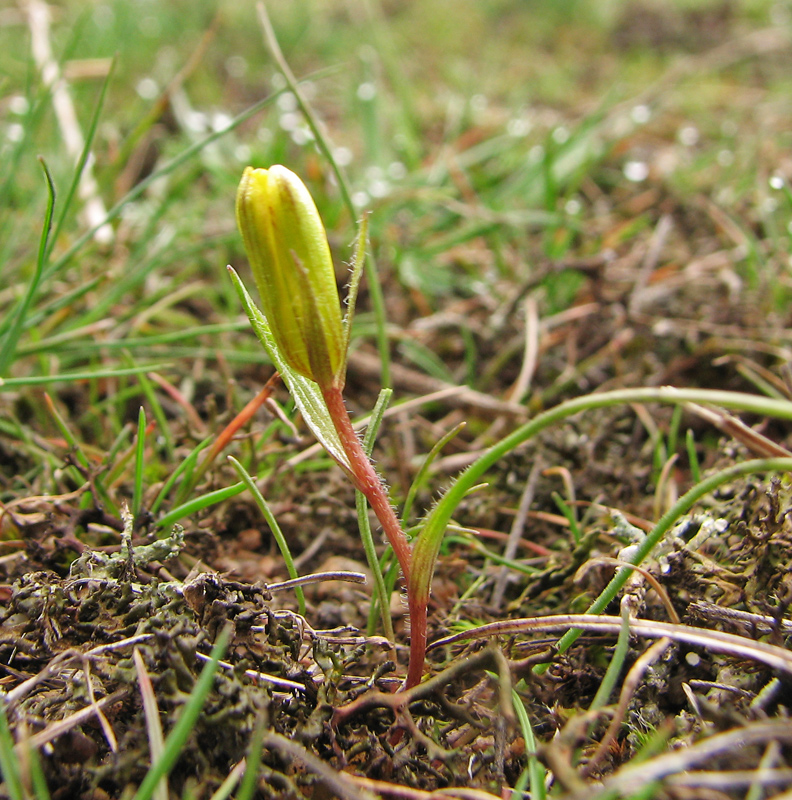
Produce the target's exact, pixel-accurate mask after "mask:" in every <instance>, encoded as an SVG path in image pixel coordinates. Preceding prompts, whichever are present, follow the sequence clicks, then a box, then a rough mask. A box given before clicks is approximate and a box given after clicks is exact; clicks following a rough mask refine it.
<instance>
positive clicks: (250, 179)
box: [236, 165, 345, 387]
mask: <svg viewBox="0 0 792 800" xmlns="http://www.w3.org/2000/svg"><path fill="white" fill-rule="evenodd" d="M236 214H237V223H238V225H239V230H240V232H241V233H242V239H243V240H244V243H245V250H246V251H247V254H248V258H249V259H250V266H251V269H252V271H253V278H254V279H255V281H256V286H257V287H258V290H259V294H260V295H261V301H262V305H263V309H262V310H263V312H264V316H265V317H266V318H267V323H268V325H269V327H270V329H271V332H272V335H273V337H274V339H275V342H276V344H277V346H278V349H279V350H280V352H281V355H282V357H283V360H284V361H285V362H286V364H288V365H289V367H291V368H292V369H293V370H295V371H296V372H298V373H300V374H301V375H303V376H305V377H306V378H309V379H311V380H313V381H316V383H318V384H319V385H320V386H322V387H327V386H330V385H331V384H333V383H335V382H337V381H339V380H341V381H343V376H342V375H340V374H339V373H340V372H341V371H343V369H344V364H345V354H344V352H343V349H344V341H345V338H344V334H343V326H342V322H341V305H340V302H339V298H338V287H337V286H336V279H335V271H334V269H333V262H332V259H331V257H330V247H329V246H328V244H327V234H326V232H325V229H324V225H323V224H322V220H321V218H320V217H319V212H318V211H317V210H316V205H315V204H314V201H313V198H312V197H311V195H310V193H309V191H308V189H307V188H306V186H305V184H304V183H303V182H302V181H301V180H300V179H299V178H298V177H297V176H296V175H295V174H294V173H293V172H291V171H290V170H288V169H286V168H285V167H281V166H277V165H276V166H273V167H270V168H269V169H253V168H252V167H247V169H245V172H244V174H243V175H242V181H241V182H240V184H239V189H238V191H237V198H236Z"/></svg>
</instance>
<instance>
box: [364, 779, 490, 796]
mask: <svg viewBox="0 0 792 800" xmlns="http://www.w3.org/2000/svg"><path fill="white" fill-rule="evenodd" d="M349 777H350V778H351V779H352V780H353V781H354V782H355V783H356V784H357V785H358V786H360V787H362V788H364V789H370V790H371V791H372V792H376V793H377V794H378V795H379V796H380V797H393V798H395V800H440V798H448V800H498V798H499V796H498V795H495V794H490V793H489V792H483V791H481V790H480V789H466V788H464V787H456V788H453V789H435V791H433V792H425V791H423V790H421V789H413V788H411V787H410V786H399V785H398V784H396V783H387V782H386V781H375V780H372V779H371V778H363V777H362V776H360V775H350V776H349Z"/></svg>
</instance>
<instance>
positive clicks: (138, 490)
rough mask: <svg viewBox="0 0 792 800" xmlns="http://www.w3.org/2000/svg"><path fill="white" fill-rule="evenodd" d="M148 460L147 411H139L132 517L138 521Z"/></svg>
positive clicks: (141, 407)
mask: <svg viewBox="0 0 792 800" xmlns="http://www.w3.org/2000/svg"><path fill="white" fill-rule="evenodd" d="M145 459H146V411H145V409H144V408H143V406H140V410H139V411H138V428H137V440H136V443H135V479H134V482H133V484H132V517H133V518H134V519H138V517H139V515H140V507H141V505H142V503H143V466H144V464H145Z"/></svg>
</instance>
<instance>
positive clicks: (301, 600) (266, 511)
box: [228, 456, 305, 617]
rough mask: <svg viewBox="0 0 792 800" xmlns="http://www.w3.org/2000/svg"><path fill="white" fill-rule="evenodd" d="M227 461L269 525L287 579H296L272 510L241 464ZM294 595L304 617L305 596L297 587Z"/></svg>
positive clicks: (286, 543) (293, 567)
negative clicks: (284, 565) (281, 558)
mask: <svg viewBox="0 0 792 800" xmlns="http://www.w3.org/2000/svg"><path fill="white" fill-rule="evenodd" d="M228 460H229V461H230V462H231V466H233V468H234V469H235V470H236V473H237V475H239V477H240V478H241V479H242V483H244V484H245V488H246V489H247V490H248V491H249V492H250V493H251V494H252V495H253V499H254V500H255V501H256V505H257V506H258V507H259V510H260V511H261V513H262V514H263V515H264V519H266V520H267V525H269V528H270V531H271V532H272V535H273V537H274V538H275V542H276V543H277V545H278V549H279V550H280V552H281V556H283V562H284V563H285V564H286V571H287V572H288V573H289V577H290V578H291V579H292V580H294V579H295V578H297V577H298V575H297V567H295V566H294V559H293V558H292V554H291V550H289V543H288V542H287V541H286V537H285V536H284V535H283V531H282V530H281V528H280V525H278V520H277V519H275V515H274V514H273V513H272V509H271V508H270V507H269V503H268V502H267V501H266V500H265V499H264V495H263V494H262V493H261V492H260V491H259V488H258V486H256V482H255V481H254V480H253V478H251V477H250V473H249V472H248V471H247V470H246V469H245V468H244V467H243V466H242V464H240V463H239V461H237V460H236V459H235V458H234V457H233V456H229V457H228ZM294 593H295V595H296V596H297V603H298V605H299V611H300V614H301V615H302V616H303V617H304V616H305V594H304V593H303V590H302V589H301V588H300V587H299V586H296V587H295V589H294Z"/></svg>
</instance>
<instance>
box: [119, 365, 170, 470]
mask: <svg viewBox="0 0 792 800" xmlns="http://www.w3.org/2000/svg"><path fill="white" fill-rule="evenodd" d="M127 359H128V361H129V362H130V363H134V362H133V361H132V357H131V356H129V355H128V354H127ZM146 372H154V370H146ZM146 372H139V373H138V375H137V379H138V383H140V388H141V389H142V390H143V394H144V395H145V397H146V400H148V401H149V405H150V406H151V413H152V414H153V415H154V419H155V420H156V421H157V428H158V432H159V433H158V435H159V436H162V440H163V442H164V444H165V452H166V453H167V457H168V461H171V460H172V459H173V436H172V435H171V426H170V425H169V424H168V419H167V417H166V416H165V411H164V410H163V408H162V403H160V401H159V398H158V397H157V393H156V392H155V391H154V386H153V385H152V383H151V381H150V380H149V378H148V375H147V374H146Z"/></svg>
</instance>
